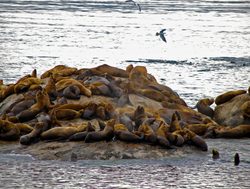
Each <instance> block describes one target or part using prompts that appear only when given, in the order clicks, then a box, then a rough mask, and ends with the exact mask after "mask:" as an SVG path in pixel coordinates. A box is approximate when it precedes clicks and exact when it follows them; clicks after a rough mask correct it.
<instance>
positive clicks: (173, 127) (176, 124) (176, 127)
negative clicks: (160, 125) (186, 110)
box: [169, 111, 181, 132]
mask: <svg viewBox="0 0 250 189" xmlns="http://www.w3.org/2000/svg"><path fill="white" fill-rule="evenodd" d="M180 129H181V127H180V124H179V116H178V112H177V111H175V112H174V113H173V115H172V119H171V122H170V128H169V132H174V131H176V130H180Z"/></svg>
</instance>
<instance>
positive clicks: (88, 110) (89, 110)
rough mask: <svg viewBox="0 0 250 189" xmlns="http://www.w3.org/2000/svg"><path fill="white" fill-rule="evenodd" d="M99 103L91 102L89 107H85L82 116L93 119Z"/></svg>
mask: <svg viewBox="0 0 250 189" xmlns="http://www.w3.org/2000/svg"><path fill="white" fill-rule="evenodd" d="M96 109H97V104H96V103H93V102H90V103H89V104H88V106H87V107H85V108H84V109H83V112H82V115H81V117H82V118H83V119H91V118H93V116H94V115H95V112H96Z"/></svg>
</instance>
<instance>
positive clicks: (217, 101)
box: [215, 90, 246, 105]
mask: <svg viewBox="0 0 250 189" xmlns="http://www.w3.org/2000/svg"><path fill="white" fill-rule="evenodd" d="M244 93H246V91H245V90H235V91H228V92H226V93H223V94H221V95H219V96H217V97H216V98H215V104H216V105H220V104H223V103H225V102H227V101H229V100H231V99H232V98H234V97H236V96H238V95H241V94H244Z"/></svg>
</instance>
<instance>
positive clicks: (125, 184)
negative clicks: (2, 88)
mask: <svg viewBox="0 0 250 189" xmlns="http://www.w3.org/2000/svg"><path fill="white" fill-rule="evenodd" d="M137 2H138V3H139V4H140V6H141V11H139V10H138V7H136V6H135V5H134V4H133V3H129V2H125V0H117V1H112V0H0V79H3V80H4V82H5V83H13V82H15V81H17V80H18V78H20V77H21V76H23V75H25V74H28V73H31V71H32V70H33V69H34V68H36V69H37V70H38V74H42V73H43V72H44V71H46V70H48V69H50V68H52V67H54V66H55V65H58V64H64V65H68V66H72V67H77V68H83V67H87V68H88V67H94V66H98V65H101V64H109V65H113V66H116V67H120V68H125V67H126V66H127V65H129V64H133V65H143V66H146V67H147V70H148V72H149V73H151V74H153V75H154V76H155V77H156V79H157V80H158V82H160V83H162V84H165V85H167V86H169V87H171V88H172V89H173V90H175V91H176V92H177V93H178V94H179V95H180V96H181V97H182V98H183V99H184V100H185V101H186V102H187V103H188V105H190V106H194V105H195V103H196V102H197V101H198V99H200V98H204V97H216V96H218V95H219V94H221V93H223V92H226V91H229V90H237V89H247V88H248V87H249V86H250V74H249V73H250V1H247V0H199V1H197V0H140V1H137ZM161 29H166V35H165V37H166V40H167V43H165V42H163V41H162V40H161V39H160V37H159V36H156V32H159V31H160V30H161ZM208 144H209V152H207V153H200V154H197V153H195V154H187V155H186V156H182V157H178V158H172V159H171V158H167V157H166V158H165V159H161V160H121V161H79V162H76V163H72V162H59V161H37V160H33V158H32V157H29V156H22V155H17V154H16V155H15V154H5V155H4V154H0V188H249V186H250V141H249V139H241V140H222V139H219V140H208ZM212 148H216V149H218V150H219V151H220V152H221V159H219V160H218V161H213V160H212V159H211V154H210V152H211V149H212ZM236 152H238V153H240V156H241V159H242V162H241V163H240V165H239V166H234V165H233V156H234V154H235V153H236Z"/></svg>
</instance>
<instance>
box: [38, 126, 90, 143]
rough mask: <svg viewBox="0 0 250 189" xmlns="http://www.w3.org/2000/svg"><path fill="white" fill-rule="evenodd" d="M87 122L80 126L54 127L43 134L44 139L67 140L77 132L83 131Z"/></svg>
mask: <svg viewBox="0 0 250 189" xmlns="http://www.w3.org/2000/svg"><path fill="white" fill-rule="evenodd" d="M86 128H87V124H85V123H83V124H81V125H78V126H67V127H54V128H51V129H49V130H47V131H45V132H43V133H42V134H41V139H42V140H66V139H68V138H69V137H70V136H72V135H73V134H75V133H78V132H83V131H85V130H86Z"/></svg>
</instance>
